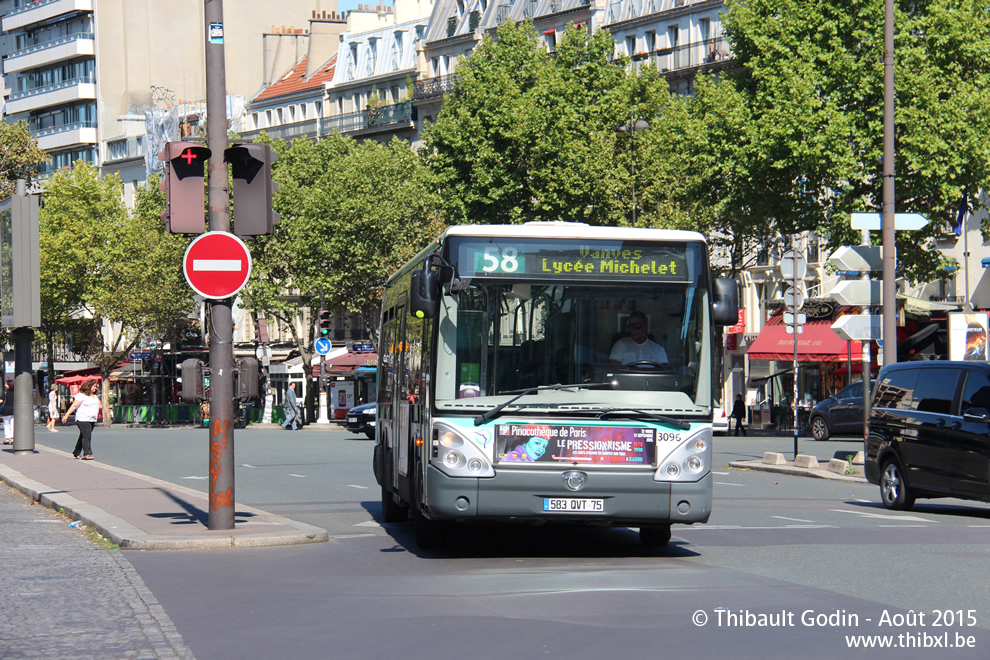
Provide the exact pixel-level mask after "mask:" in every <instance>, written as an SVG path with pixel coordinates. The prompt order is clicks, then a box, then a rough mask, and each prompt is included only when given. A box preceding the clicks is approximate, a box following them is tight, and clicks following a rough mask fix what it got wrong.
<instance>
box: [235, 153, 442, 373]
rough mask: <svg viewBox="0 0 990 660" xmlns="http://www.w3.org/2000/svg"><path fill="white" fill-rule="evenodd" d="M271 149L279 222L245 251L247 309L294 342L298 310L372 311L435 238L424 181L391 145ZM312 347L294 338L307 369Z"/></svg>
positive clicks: (430, 195)
mask: <svg viewBox="0 0 990 660" xmlns="http://www.w3.org/2000/svg"><path fill="white" fill-rule="evenodd" d="M273 146H274V148H275V150H276V151H277V152H278V153H279V160H278V161H277V162H276V163H275V170H274V178H275V180H276V181H278V182H279V185H280V189H279V192H278V193H277V194H276V197H275V201H274V206H275V209H276V210H277V211H278V212H279V214H280V215H281V221H280V222H279V223H278V224H277V225H276V226H275V231H274V233H272V234H271V235H268V236H258V237H257V238H255V239H254V241H253V243H252V246H251V250H252V255H253V258H254V262H255V267H254V270H253V272H252V275H251V279H250V281H249V283H248V286H247V287H246V288H245V290H244V292H243V293H242V297H243V299H244V302H245V304H246V305H247V306H248V307H251V308H253V309H256V310H258V311H261V312H264V313H265V314H266V315H267V316H269V317H275V318H277V319H278V320H280V321H281V322H282V323H283V325H284V326H285V327H288V328H290V329H291V331H292V332H293V333H294V334H296V332H297V330H296V324H295V323H294V321H296V320H298V319H299V318H300V314H301V313H302V312H303V310H307V309H308V310H310V312H311V314H310V318H312V317H313V316H315V313H313V312H315V310H316V309H317V308H318V307H319V305H320V304H322V305H323V306H324V307H325V308H327V309H336V308H344V309H348V310H351V311H354V312H361V313H363V314H364V315H365V316H366V317H368V316H370V314H372V313H375V312H377V306H378V304H379V302H380V300H381V290H382V285H383V284H384V282H385V279H386V278H387V277H388V276H389V275H390V274H392V272H394V271H395V270H396V269H397V268H398V267H399V266H400V265H401V264H402V263H404V262H405V261H406V260H407V259H409V258H410V257H412V256H413V255H414V254H415V253H416V251H418V250H419V249H420V248H421V247H423V246H424V245H425V243H426V242H427V241H429V240H430V239H432V238H434V237H435V236H436V235H437V234H438V233H439V232H440V231H441V230H442V225H441V224H440V222H439V215H438V213H437V212H436V210H435V207H436V195H435V193H434V192H432V191H433V190H435V186H434V185H433V184H432V183H431V180H430V178H429V172H428V171H427V170H425V168H424V167H423V165H422V163H421V161H420V159H419V158H418V156H417V155H416V153H415V152H414V151H413V150H412V149H411V148H410V147H409V145H408V144H407V143H404V142H401V141H398V140H393V141H391V142H389V143H388V144H380V143H377V142H373V141H366V142H362V143H358V142H355V141H354V140H353V139H351V138H346V137H342V136H340V134H334V135H333V136H331V137H330V138H327V139H324V140H320V141H319V142H311V141H309V140H295V141H293V142H292V143H291V144H286V143H284V142H282V141H278V142H275V143H274V144H273ZM235 212H236V211H235ZM310 330H312V328H310ZM313 339H314V338H313V335H312V333H311V332H310V333H308V334H306V335H305V336H298V335H296V336H295V340H296V344H297V347H298V349H299V351H300V354H301V355H302V356H303V360H304V363H305V364H306V365H309V364H310V361H311V359H312V350H313V349H312V346H313Z"/></svg>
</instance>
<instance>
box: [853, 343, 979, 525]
mask: <svg viewBox="0 0 990 660" xmlns="http://www.w3.org/2000/svg"><path fill="white" fill-rule="evenodd" d="M864 472H865V474H866V479H867V480H868V481H870V482H871V483H874V484H879V486H880V496H881V498H882V499H883V504H884V506H886V507H887V508H888V509H901V510H904V509H910V508H911V507H912V506H913V505H914V501H915V498H917V497H959V498H963V499H970V500H982V501H984V502H990V364H988V363H987V362H943V361H931V362H902V363H899V364H892V365H889V366H886V367H884V368H883V369H882V370H881V371H880V375H879V376H878V377H877V383H876V386H875V387H874V388H873V407H872V410H871V412H870V426H869V433H868V436H867V440H866V461H865V464H864Z"/></svg>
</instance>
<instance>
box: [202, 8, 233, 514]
mask: <svg viewBox="0 0 990 660" xmlns="http://www.w3.org/2000/svg"><path fill="white" fill-rule="evenodd" d="M204 3H205V4H204V12H203V13H204V17H205V23H206V26H205V27H206V113H207V116H206V133H207V147H208V148H209V149H210V153H211V154H212V155H211V156H210V160H209V184H208V187H207V200H208V205H209V228H210V231H227V232H229V231H230V198H229V195H228V184H227V164H226V163H225V162H224V159H223V154H224V150H226V148H227V78H226V70H225V61H224V47H223V30H224V25H223V0H204ZM232 303H233V301H232V299H231V298H225V299H223V300H207V301H206V312H207V323H206V325H207V328H209V333H210V342H209V344H210V372H211V375H210V427H209V438H210V452H209V459H210V491H209V502H210V510H209V521H208V527H209V529H216V530H222V529H233V528H234V373H233V369H234V343H233V342H234V325H233V319H232V311H231V308H232Z"/></svg>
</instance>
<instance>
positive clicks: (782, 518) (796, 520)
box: [770, 516, 815, 523]
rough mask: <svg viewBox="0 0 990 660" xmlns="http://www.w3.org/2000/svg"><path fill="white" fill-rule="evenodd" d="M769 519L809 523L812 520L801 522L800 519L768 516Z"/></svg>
mask: <svg viewBox="0 0 990 660" xmlns="http://www.w3.org/2000/svg"><path fill="white" fill-rule="evenodd" d="M770 517H771V518H779V519H780V520H793V521H794V522H802V523H811V522H815V521H814V520H802V519H801V518H786V517H784V516H770Z"/></svg>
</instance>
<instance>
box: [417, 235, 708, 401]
mask: <svg viewBox="0 0 990 660" xmlns="http://www.w3.org/2000/svg"><path fill="white" fill-rule="evenodd" d="M468 247H469V248H470V247H471V246H468ZM482 247H483V246H478V247H477V249H476V250H470V249H466V248H465V246H464V245H461V246H460V250H459V251H458V252H453V254H452V255H451V256H452V257H454V258H455V259H456V258H457V256H459V257H460V260H459V261H460V263H459V264H457V266H456V268H457V269H458V276H459V277H460V278H462V279H461V282H463V283H464V284H462V286H461V287H459V290H457V291H456V292H455V293H449V294H448V295H445V296H443V299H442V302H441V307H440V312H439V314H438V318H437V321H438V324H439V325H438V329H439V337H438V342H437V364H436V382H435V388H436V392H435V405H436V407H437V409H438V410H446V411H447V412H455V411H463V412H465V413H468V412H470V413H477V412H478V411H483V410H486V409H490V408H491V407H492V406H495V405H498V404H499V403H502V402H504V401H506V400H507V399H509V398H511V397H514V396H516V395H517V394H519V393H521V392H523V391H525V390H528V389H530V388H534V391H532V392H529V393H527V394H525V395H524V396H522V397H519V399H518V400H517V401H514V402H513V403H512V405H511V406H510V407H509V409H508V411H507V413H508V412H511V411H512V410H515V409H517V407H519V408H525V410H526V414H527V415H554V414H560V415H575V414H582V413H588V414H593V413H595V412H601V411H602V410H607V409H618V408H635V409H639V410H644V411H648V412H654V413H666V414H670V415H675V416H692V415H704V414H708V413H709V412H710V406H711V371H712V365H711V358H710V355H711V353H712V350H711V348H712V347H711V342H712V336H711V324H710V322H709V312H708V310H709V299H708V294H707V286H708V282H707V276H708V275H707V266H706V264H707V252H706V251H705V250H704V246H703V245H702V244H690V243H681V244H677V245H672V246H661V247H657V246H649V247H648V248H647V250H648V252H646V254H648V255H649V254H658V250H661V249H662V250H663V257H662V259H661V258H659V257H658V258H657V259H655V260H654V261H656V262H660V261H662V262H663V263H665V264H670V271H671V272H672V273H674V275H673V276H672V275H671V274H670V273H663V274H657V272H656V271H657V267H656V266H655V265H654V266H642V264H643V263H644V258H643V257H642V255H643V254H644V252H643V251H639V252H637V253H636V254H638V255H640V258H639V261H638V263H639V264H641V265H640V266H632V267H631V268H632V269H633V270H637V269H638V270H639V271H642V272H628V271H629V270H630V268H629V267H625V268H624V267H623V265H624V262H621V261H620V262H617V263H615V264H613V265H609V266H607V268H610V269H613V270H615V271H616V272H607V273H606V272H603V268H606V267H604V266H602V265H601V263H600V262H595V261H594V260H591V259H580V260H579V259H577V258H571V257H569V256H567V254H568V253H567V252H566V250H556V251H555V250H553V249H547V248H546V246H541V247H542V248H543V249H542V251H540V252H539V254H538V255H537V256H538V258H537V257H534V256H532V255H534V254H535V251H534V250H532V249H529V250H528V254H529V255H530V257H529V263H527V262H524V261H523V257H522V256H521V255H522V253H523V252H524V251H525V248H526V246H524V249H519V250H517V251H514V252H512V253H510V255H511V257H512V258H513V259H515V260H516V263H515V264H513V263H511V262H510V263H509V266H510V267H511V266H513V265H514V266H515V269H514V270H512V271H510V272H505V269H501V270H499V269H498V268H497V267H496V268H494V269H493V270H495V271H497V272H491V273H486V272H485V271H484V269H485V268H486V267H487V266H489V265H491V264H492V263H495V262H497V263H498V264H500V265H504V264H506V263H507V262H506V259H505V258H504V253H505V250H502V251H501V252H497V251H496V252H493V251H492V248H490V247H487V248H484V249H482ZM626 247H627V248H628V247H629V246H626ZM486 251H487V252H486ZM472 252H473V253H474V254H475V255H481V256H480V257H477V258H476V257H473V256H472ZM488 255H494V256H491V258H487V256H488ZM547 255H557V257H553V256H550V257H548V256H547ZM560 255H565V256H563V257H561V256H560ZM671 255H673V256H671ZM555 259H556V260H555ZM532 262H537V263H536V264H534V263H532ZM647 263H653V262H648V261H647ZM675 264H676V266H677V267H676V268H674V265H675ZM536 268H541V269H543V272H537V271H536V270H535V269H536ZM592 268H595V269H597V270H596V272H594V273H590V272H588V271H590V270H591V269H592ZM650 268H652V271H649V269H650ZM576 271H578V272H576ZM589 275H594V276H589ZM557 384H561V385H572V386H574V387H571V388H568V389H566V390H538V389H535V388H540V387H545V386H552V385H557Z"/></svg>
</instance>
